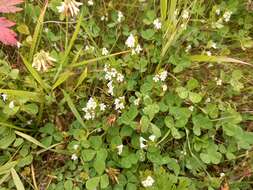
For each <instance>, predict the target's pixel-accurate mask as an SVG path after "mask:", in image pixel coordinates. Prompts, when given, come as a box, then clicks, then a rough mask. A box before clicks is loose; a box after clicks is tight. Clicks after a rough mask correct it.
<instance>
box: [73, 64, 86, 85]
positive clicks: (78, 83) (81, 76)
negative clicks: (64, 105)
mask: <svg viewBox="0 0 253 190" xmlns="http://www.w3.org/2000/svg"><path fill="white" fill-rule="evenodd" d="M87 73H88V69H87V67H86V68H85V69H84V71H83V72H82V74H81V75H80V77H79V78H78V80H77V84H76V86H75V88H74V90H76V89H77V88H78V86H80V85H81V84H82V82H83V81H84V79H85V78H86V77H87Z"/></svg>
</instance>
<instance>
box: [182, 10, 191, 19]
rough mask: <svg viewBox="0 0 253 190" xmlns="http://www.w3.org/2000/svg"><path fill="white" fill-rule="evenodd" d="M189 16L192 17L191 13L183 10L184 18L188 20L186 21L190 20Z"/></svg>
mask: <svg viewBox="0 0 253 190" xmlns="http://www.w3.org/2000/svg"><path fill="white" fill-rule="evenodd" d="M189 16H190V14H189V11H187V10H183V12H182V18H183V19H185V20H186V19H188V18H189Z"/></svg>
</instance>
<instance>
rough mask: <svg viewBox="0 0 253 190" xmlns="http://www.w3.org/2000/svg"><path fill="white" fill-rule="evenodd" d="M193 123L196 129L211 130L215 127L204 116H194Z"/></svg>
mask: <svg viewBox="0 0 253 190" xmlns="http://www.w3.org/2000/svg"><path fill="white" fill-rule="evenodd" d="M192 122H193V124H194V126H195V127H198V128H202V129H211V128H212V127H213V124H212V121H211V120H210V119H209V118H208V117H207V116H205V115H203V114H198V115H195V116H193V117H192Z"/></svg>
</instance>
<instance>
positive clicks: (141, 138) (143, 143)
mask: <svg viewBox="0 0 253 190" xmlns="http://www.w3.org/2000/svg"><path fill="white" fill-rule="evenodd" d="M145 142H147V140H146V139H144V138H143V137H140V148H141V149H143V148H146V147H147V146H148V145H147V144H145Z"/></svg>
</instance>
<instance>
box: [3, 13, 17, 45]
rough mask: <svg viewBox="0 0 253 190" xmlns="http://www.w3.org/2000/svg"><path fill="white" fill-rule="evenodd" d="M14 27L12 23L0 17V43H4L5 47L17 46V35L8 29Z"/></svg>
mask: <svg viewBox="0 0 253 190" xmlns="http://www.w3.org/2000/svg"><path fill="white" fill-rule="evenodd" d="M14 25H15V23H14V22H11V21H9V20H7V19H6V18H3V17H0V31H1V32H0V42H2V43H4V44H5V45H13V46H16V45H17V40H16V36H17V34H16V33H15V32H13V31H12V30H11V29H9V27H11V26H14Z"/></svg>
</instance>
